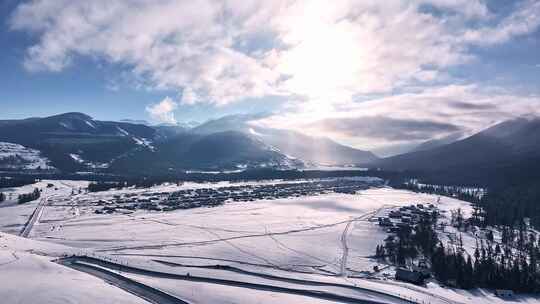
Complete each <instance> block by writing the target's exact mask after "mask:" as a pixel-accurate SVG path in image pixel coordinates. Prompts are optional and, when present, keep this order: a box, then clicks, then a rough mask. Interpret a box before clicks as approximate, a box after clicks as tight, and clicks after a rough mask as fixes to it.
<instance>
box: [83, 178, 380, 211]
mask: <svg viewBox="0 0 540 304" xmlns="http://www.w3.org/2000/svg"><path fill="white" fill-rule="evenodd" d="M369 185H370V184H368V183H367V182H365V181H362V180H354V179H329V180H313V181H302V182H289V183H276V184H255V185H249V184H248V185H234V186H227V187H219V188H198V189H184V190H178V191H175V192H146V193H142V194H137V193H125V194H117V195H114V196H113V197H112V198H110V199H102V200H99V201H97V202H94V203H93V204H94V205H96V206H101V208H98V209H96V210H95V213H98V214H104V213H113V212H115V211H119V212H123V211H126V210H137V209H145V210H154V211H172V210H176V209H190V208H197V207H212V206H219V205H221V204H223V203H225V202H226V201H233V202H248V201H254V200H274V199H283V198H291V197H301V196H314V195H320V194H326V193H346V194H355V193H356V192H357V191H360V190H365V189H367V188H368V187H369Z"/></svg>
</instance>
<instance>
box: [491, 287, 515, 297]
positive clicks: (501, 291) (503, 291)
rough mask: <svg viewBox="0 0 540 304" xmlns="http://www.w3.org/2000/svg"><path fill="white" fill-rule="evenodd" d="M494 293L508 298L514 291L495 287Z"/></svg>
mask: <svg viewBox="0 0 540 304" xmlns="http://www.w3.org/2000/svg"><path fill="white" fill-rule="evenodd" d="M495 295H496V296H497V297H499V298H503V299H508V298H512V297H513V296H514V292H513V291H512V290H508V289H497V290H495Z"/></svg>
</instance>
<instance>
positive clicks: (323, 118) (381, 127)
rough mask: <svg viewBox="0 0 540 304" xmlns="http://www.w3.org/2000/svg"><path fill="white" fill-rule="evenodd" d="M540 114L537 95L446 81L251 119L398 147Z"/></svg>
mask: <svg viewBox="0 0 540 304" xmlns="http://www.w3.org/2000/svg"><path fill="white" fill-rule="evenodd" d="M528 114H533V115H539V114H540V96H538V95H527V96H524V95H520V94H518V93H515V92H512V91H508V90H502V89H500V88H496V87H479V86H477V85H446V86H437V87H430V88H424V89H420V90H418V91H416V92H411V93H402V94H394V95H392V96H384V97H378V98H372V99H369V100H364V101H362V102H356V103H351V104H348V105H346V106H343V107H338V108H333V109H326V108H325V109H323V110H319V109H317V107H313V108H307V107H305V106H303V105H299V106H298V108H297V109H296V110H295V109H291V110H288V111H286V112H282V113H277V114H275V115H273V116H271V117H266V118H263V119H260V120H258V121H256V122H254V123H255V124H257V125H261V126H266V127H273V128H282V129H292V130H296V131H299V132H303V133H306V134H311V135H317V136H327V137H331V138H333V139H335V140H337V141H339V142H341V143H345V144H348V145H351V146H355V147H358V148H363V149H371V150H374V149H379V150H384V148H387V147H393V148H392V149H394V150H395V149H396V147H397V146H396V145H408V146H411V144H413V145H414V144H419V143H422V142H424V141H426V140H430V139H434V138H441V137H444V136H447V135H450V134H452V133H456V132H459V133H460V134H464V135H470V134H473V133H475V132H478V131H480V130H482V129H485V128H486V127H488V126H491V125H493V124H495V123H498V122H501V121H504V120H507V119H511V118H515V117H518V116H523V115H528Z"/></svg>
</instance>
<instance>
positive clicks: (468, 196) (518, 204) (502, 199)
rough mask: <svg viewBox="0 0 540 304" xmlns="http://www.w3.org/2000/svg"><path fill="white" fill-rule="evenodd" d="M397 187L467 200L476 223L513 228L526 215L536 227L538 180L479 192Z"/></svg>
mask: <svg viewBox="0 0 540 304" xmlns="http://www.w3.org/2000/svg"><path fill="white" fill-rule="evenodd" d="M397 188H401V189H407V190H411V191H415V192H422V193H430V194H437V195H444V196H451V197H455V198H457V199H460V200H462V201H466V202H470V203H472V204H473V205H474V207H475V210H476V211H478V215H479V216H478V217H477V218H476V219H477V222H475V224H476V225H478V226H480V227H487V226H506V227H509V228H515V227H516V226H517V225H519V223H520V222H521V221H522V220H523V219H525V218H528V219H529V220H530V224H531V225H532V226H533V227H535V228H538V229H540V204H539V203H538V202H540V181H535V182H531V183H528V184H523V185H516V186H511V187H497V188H492V189H489V191H487V192H486V193H483V195H479V193H477V192H474V191H463V188H462V187H453V186H431V185H429V186H426V185H423V186H422V187H419V186H418V185H415V184H410V183H407V184H400V185H399V186H397Z"/></svg>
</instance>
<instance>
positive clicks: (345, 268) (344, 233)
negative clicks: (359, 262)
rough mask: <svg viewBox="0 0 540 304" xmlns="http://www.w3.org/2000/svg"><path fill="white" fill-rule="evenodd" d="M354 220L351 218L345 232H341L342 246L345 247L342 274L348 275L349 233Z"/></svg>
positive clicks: (343, 275) (342, 258)
mask: <svg viewBox="0 0 540 304" xmlns="http://www.w3.org/2000/svg"><path fill="white" fill-rule="evenodd" d="M353 222H354V220H351V221H350V222H348V223H347V225H346V226H345V229H344V230H343V233H342V234H341V246H342V247H343V256H342V257H341V272H340V273H341V276H342V277H347V259H348V258H349V246H347V235H348V234H349V228H350V227H351V224H352V223H353Z"/></svg>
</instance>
